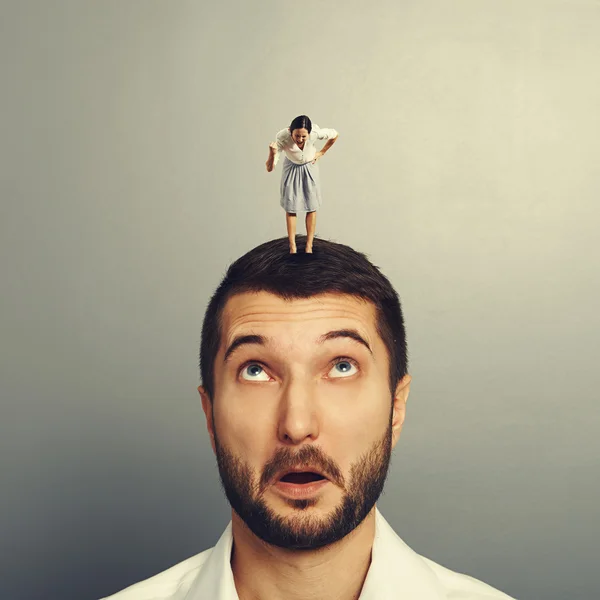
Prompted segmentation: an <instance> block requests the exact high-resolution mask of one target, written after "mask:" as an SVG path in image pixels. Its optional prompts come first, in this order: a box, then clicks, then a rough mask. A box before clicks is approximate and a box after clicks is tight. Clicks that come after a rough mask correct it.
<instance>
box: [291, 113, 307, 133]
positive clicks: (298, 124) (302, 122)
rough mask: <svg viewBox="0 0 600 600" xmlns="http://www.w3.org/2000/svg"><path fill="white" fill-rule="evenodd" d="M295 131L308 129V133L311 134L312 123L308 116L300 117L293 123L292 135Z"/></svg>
mask: <svg viewBox="0 0 600 600" xmlns="http://www.w3.org/2000/svg"><path fill="white" fill-rule="evenodd" d="M294 129H306V131H308V133H310V132H311V131H312V123H311V121H310V119H309V118H308V117H307V116H306V115H300V116H299V117H296V118H295V119H294V120H293V121H292V123H291V125H290V133H292V131H294Z"/></svg>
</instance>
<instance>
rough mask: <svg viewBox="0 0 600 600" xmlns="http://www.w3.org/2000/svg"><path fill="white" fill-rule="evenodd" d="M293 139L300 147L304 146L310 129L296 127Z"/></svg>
mask: <svg viewBox="0 0 600 600" xmlns="http://www.w3.org/2000/svg"><path fill="white" fill-rule="evenodd" d="M292 139H293V140H294V142H296V144H298V146H299V147H300V148H302V146H303V145H304V142H305V141H306V140H307V139H308V130H306V129H294V131H292Z"/></svg>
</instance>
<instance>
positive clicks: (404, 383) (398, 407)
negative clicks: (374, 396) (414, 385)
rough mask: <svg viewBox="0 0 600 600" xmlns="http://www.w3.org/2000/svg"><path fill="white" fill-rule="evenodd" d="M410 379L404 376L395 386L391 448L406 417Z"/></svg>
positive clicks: (396, 440) (394, 444) (395, 442)
mask: <svg viewBox="0 0 600 600" xmlns="http://www.w3.org/2000/svg"><path fill="white" fill-rule="evenodd" d="M411 381H412V377H411V376H410V375H408V374H407V375H405V376H404V377H403V378H402V379H401V380H400V381H399V382H398V384H397V385H396V389H395V391H394V400H393V410H394V412H393V415H392V448H394V447H395V446H396V444H397V443H398V439H399V438H400V432H401V431H402V425H403V424H404V418H405V417H406V401H407V400H408V393H409V391H410V382H411Z"/></svg>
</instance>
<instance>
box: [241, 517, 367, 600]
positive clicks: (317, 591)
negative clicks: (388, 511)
mask: <svg viewBox="0 0 600 600" xmlns="http://www.w3.org/2000/svg"><path fill="white" fill-rule="evenodd" d="M232 530H233V552H232V557H231V568H232V571H233V578H234V581H235V587H236V589H237V593H238V596H239V599H240V600H267V599H268V600H284V599H285V600H357V599H358V597H359V596H360V592H361V589H362V587H363V584H364V581H365V578H366V576H367V572H368V571H369V566H370V564H371V549H372V547H373V540H374V538H375V509H373V510H372V511H371V512H370V513H369V515H368V516H367V517H366V519H365V520H364V521H363V522H362V523H361V524H360V525H359V526H358V527H357V528H356V529H355V530H354V531H353V532H351V533H350V534H348V535H347V536H346V537H345V538H344V539H342V540H340V541H339V542H336V543H335V544H332V545H330V546H326V547H325V548H321V549H319V550H314V551H306V550H304V551H301V552H298V551H293V550H285V549H283V548H278V547H276V546H272V545H269V544H266V543H265V542H263V541H262V540H260V539H259V538H257V537H256V536H255V535H254V534H253V533H252V532H251V531H250V530H249V529H248V527H247V526H246V524H245V523H244V522H243V521H241V519H240V518H239V517H238V516H237V515H236V514H235V513H233V517H232Z"/></svg>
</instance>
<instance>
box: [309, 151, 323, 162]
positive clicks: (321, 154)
mask: <svg viewBox="0 0 600 600" xmlns="http://www.w3.org/2000/svg"><path fill="white" fill-rule="evenodd" d="M323 154H325V152H321V151H320V150H319V151H318V152H317V153H316V154H315V157H314V158H313V160H312V164H313V165H314V164H315V163H316V162H317V161H318V160H319V159H320V158H321V156H323Z"/></svg>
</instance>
